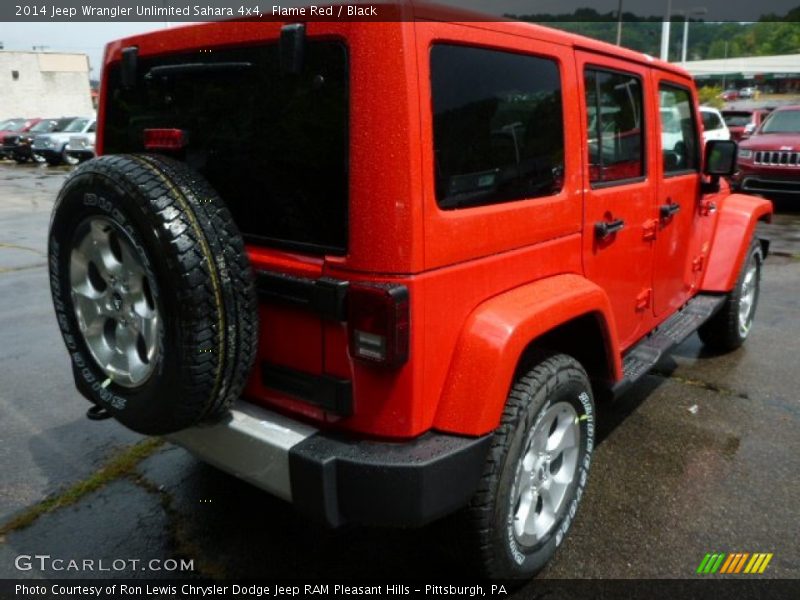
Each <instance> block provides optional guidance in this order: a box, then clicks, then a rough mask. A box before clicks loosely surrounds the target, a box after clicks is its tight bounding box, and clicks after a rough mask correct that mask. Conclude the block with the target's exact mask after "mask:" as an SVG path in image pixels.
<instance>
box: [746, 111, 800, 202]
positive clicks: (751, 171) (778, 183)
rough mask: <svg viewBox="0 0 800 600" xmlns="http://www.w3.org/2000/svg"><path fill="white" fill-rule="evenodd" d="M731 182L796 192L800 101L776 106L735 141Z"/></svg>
mask: <svg viewBox="0 0 800 600" xmlns="http://www.w3.org/2000/svg"><path fill="white" fill-rule="evenodd" d="M733 183H734V185H735V186H736V187H738V188H739V189H740V190H742V191H744V192H750V193H755V194H765V195H769V194H778V195H782V194H790V195H794V196H800V105H795V106H782V107H780V108H776V109H775V110H774V111H773V112H772V113H770V115H769V116H768V117H767V119H766V120H765V121H764V122H763V123H762V124H761V126H760V127H759V128H758V129H757V130H756V131H755V133H754V134H753V135H752V136H751V137H749V138H747V139H746V140H743V141H742V143H741V144H739V171H738V172H737V173H736V174H735V175H734V178H733Z"/></svg>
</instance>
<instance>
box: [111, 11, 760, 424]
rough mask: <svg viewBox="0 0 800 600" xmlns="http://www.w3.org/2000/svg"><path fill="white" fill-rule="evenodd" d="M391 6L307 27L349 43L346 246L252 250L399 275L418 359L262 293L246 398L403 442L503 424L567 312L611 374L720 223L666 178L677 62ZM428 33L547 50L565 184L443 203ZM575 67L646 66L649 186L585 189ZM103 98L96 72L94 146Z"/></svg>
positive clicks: (304, 267)
mask: <svg viewBox="0 0 800 600" xmlns="http://www.w3.org/2000/svg"><path fill="white" fill-rule="evenodd" d="M397 6H398V8H397V10H398V11H399V12H404V13H405V16H406V17H407V19H406V20H405V21H398V22H391V23H390V22H385V23H367V24H365V23H355V22H354V23H347V22H309V23H307V35H308V36H309V38H315V37H322V38H337V39H341V40H343V41H344V42H345V44H346V46H347V49H348V57H349V73H350V82H349V93H350V123H349V126H350V139H349V165H350V174H349V182H350V183H349V185H350V195H349V231H348V251H347V255H346V256H326V257H308V256H305V255H302V254H296V253H289V252H282V251H278V250H275V249H271V248H265V247H261V246H248V253H249V256H250V259H251V261H252V263H253V266H254V268H255V269H258V270H265V271H271V272H277V273H283V274H288V275H293V276H297V277H305V278H309V279H316V278H319V277H323V276H324V277H332V278H337V279H342V280H347V281H369V282H394V283H399V284H402V285H405V286H406V288H407V289H408V293H409V298H410V314H411V336H410V359H409V361H408V362H407V363H406V364H405V365H404V366H402V367H400V368H398V369H396V370H390V369H381V368H375V367H373V366H369V365H364V364H361V363H358V362H354V361H353V360H352V359H351V358H350V356H349V354H348V351H347V343H348V341H347V325H346V323H335V322H330V321H324V320H323V319H322V318H321V317H320V316H317V315H313V314H310V313H306V312H303V311H302V310H299V309H295V308H287V307H283V306H278V305H271V304H262V306H261V307H260V314H261V336H260V343H259V356H258V358H257V363H256V368H254V370H253V373H252V376H251V378H250V381H249V383H248V387H247V390H246V397H247V399H249V400H250V401H253V402H256V403H259V404H263V405H268V406H271V407H274V408H278V409H279V410H282V411H284V412H287V413H290V414H293V415H296V416H300V417H302V418H304V419H308V420H310V421H312V422H314V423H315V424H317V425H326V424H327V425H329V426H331V427H336V428H339V429H341V430H344V431H349V432H354V433H358V434H361V435H364V436H374V437H381V438H410V437H413V436H417V435H419V434H421V433H423V432H425V431H427V430H429V429H431V428H436V429H439V430H442V431H448V432H453V433H461V434H469V435H478V434H483V433H486V432H488V431H491V430H492V429H493V428H494V427H496V426H497V423H498V422H499V418H500V414H501V412H502V407H503V403H504V402H505V398H506V396H507V393H508V390H509V386H510V384H511V379H512V376H513V373H514V371H515V369H516V366H517V361H518V360H519V358H520V355H521V353H522V352H523V350H524V349H525V348H526V347H528V346H529V345H530V344H531V343H532V342H535V340H536V338H537V336H539V335H541V334H543V333H546V332H547V331H549V330H551V329H553V328H554V327H556V326H558V325H561V324H563V323H567V322H569V321H571V320H573V319H575V318H577V317H581V316H583V315H588V314H591V315H594V316H596V322H597V326H598V328H599V330H600V331H601V332H602V335H603V336H604V339H605V345H606V347H607V349H608V352H607V363H608V373H606V374H604V375H605V376H606V378H607V379H610V380H611V381H615V380H618V379H619V378H620V377H621V375H622V373H621V357H622V354H623V351H624V350H625V349H627V348H628V347H630V346H631V345H632V344H633V343H635V342H636V340H638V339H639V338H641V337H642V336H644V335H646V333H647V332H648V331H649V330H650V329H652V327H654V326H655V325H656V324H657V323H659V322H661V321H663V320H664V319H665V318H667V317H668V316H669V314H670V313H671V311H672V310H674V309H675V308H678V307H679V306H680V305H681V304H683V303H684V302H685V301H686V300H688V299H689V297H690V296H691V294H692V293H694V292H695V291H696V290H697V281H699V278H700V276H701V273H700V272H698V271H696V270H695V269H693V267H692V261H693V259H694V258H695V256H696V255H699V254H701V253H708V252H709V249H710V246H709V239H710V237H711V233H712V230H713V223H714V220H713V219H706V220H705V221H702V219H701V217H699V216H698V215H699V214H700V212H701V211H702V207H703V202H704V199H702V198H700V195H699V175H693V176H684V177H682V178H674V179H673V180H672V181H670V182H668V183H663V185H662V182H660V179H661V178H662V173H661V166H660V156H661V154H660V148H659V145H660V142H658V139H659V138H658V135H659V134H658V132H657V126H658V123H657V119H656V118H655V116H656V115H657V114H658V106H657V99H654V97H655V95H654V90H655V87H656V86H657V82H656V81H655V78H656V75H655V74H656V73H658V74H659V75H658V77H667V78H670V80H672V81H675V82H678V83H680V84H682V85H685V86H686V87H690V88H691V85H692V83H691V79H690V78H689V76H688V75H687V74H686V73H685V72H683V71H682V70H680V69H678V68H676V67H674V66H672V65H669V64H667V63H662V62H661V61H655V60H652V59H649V58H647V57H645V56H643V55H640V54H638V53H635V52H632V51H629V50H625V49H621V48H618V47H616V46H612V45H609V44H605V43H602V42H596V41H594V40H589V39H586V38H581V37H578V36H573V35H569V34H566V33H563V32H558V31H554V30H550V29H546V28H542V27H537V26H533V25H526V24H521V23H514V22H492V23H481V22H476V21H470V22H464V23H455V22H452V21H455V20H457V17H458V15H459V14H461V13H458V12H453V11H451V10H449V9H440V8H431V7H430V6H426V5H422V6H417V5H414V4H412V3H410V2H404V3H398V5H397ZM412 12H413V13H414V15H413V16H415V17H416V20H415V19H413V18H411V17H412V15H411V13H412ZM280 26H281V24H280V23H263V22H252V21H239V22H227V23H208V24H204V25H199V26H194V25H193V26H187V27H178V28H173V29H170V30H169V32H167V33H165V32H158V33H151V34H147V35H142V36H136V37H132V38H128V39H125V40H120V41H117V42H114V43H112V44H110V45H109V46H108V47H107V49H106V64H107V65H108V64H110V63H113V62H116V61H119V60H120V52H121V50H122V48H125V47H128V46H138V48H139V53H140V55H142V56H153V55H159V54H164V53H170V52H177V51H186V50H188V49H202V48H213V47H221V46H232V45H233V46H235V45H247V44H254V43H258V42H264V41H268V40H276V39H277V38H278V36H279V32H280ZM436 41H449V42H457V43H459V44H470V45H473V46H480V47H487V48H497V49H502V50H505V51H510V52H517V53H528V54H534V55H540V56H545V57H548V58H551V59H553V60H555V61H556V62H557V64H558V65H559V69H560V77H561V82H562V95H563V110H564V123H565V140H566V151H565V169H564V183H563V188H562V190H561V192H560V193H558V194H555V195H553V196H546V197H540V198H532V199H522V200H518V201H513V202H504V203H498V204H495V205H488V206H481V207H475V208H469V209H459V210H441V209H440V208H439V207H438V205H437V203H436V198H435V192H434V169H433V165H434V161H433V146H432V120H433V117H432V111H431V85H430V66H429V65H430V59H429V56H430V48H431V45H432V44H433V43H434V42H436ZM584 64H596V65H599V66H603V67H606V68H612V69H617V70H622V71H625V72H631V73H636V74H637V75H639V76H640V77H641V79H642V82H643V85H644V86H645V127H646V128H647V129H646V131H645V139H646V142H645V143H646V152H645V156H646V162H647V169H646V175H645V177H644V178H642V179H641V181H634V182H628V183H626V184H624V185H619V186H613V187H605V188H597V189H591V187H590V186H589V185H588V181H589V172H588V165H587V160H586V158H585V157H586V156H587V148H588V146H587V144H588V137H587V132H586V106H585V101H584V90H583V75H582V73H583V65H584ZM107 72H108V70H107V69H106V70H104V73H107ZM106 94H107V85H106V84H105V83H104V84H103V86H102V87H101V100H100V109H99V120H98V121H99V131H98V136H97V149H98V152H99V153H102V144H103V123H104V117H103V115H104V110H105V104H106V97H105V96H106ZM667 197H671V198H673V199H674V200H676V201H679V202H680V203H681V205H682V210H681V214H680V216H679V218H678V219H676V220H675V222H673V223H672V224H671V225H670V227H671V229H665V230H664V231H659V232H657V235H656V237H655V238H652V237H649V236H648V231H649V230H648V227H649V225H650V224H651V222H652V220H653V219H657V217H658V207H659V204H660V203H662V202H663V201H664V200H665V199H666V198H667ZM740 198H741V197H736V196H735V197H732V200H731V199H730V198H729V199H728V200H726V201H725V202H724V203H722V202H721V203H720V205H721V207H723V209H721V211H720V216H721V223H720V227H718V232H717V240H718V241H717V243H718V244H720V245H722V246H723V247H724V248H725V250H719V252H717V248H716V247H715V248H714V249H713V250H711V259H710V260H709V262H708V264H709V269H710V271H709V274H708V275H707V276H706V280H705V283H704V286H705V288H704V289H717V287H718V286H720V285H722V286H723V287H724V286H725V285H728V281H729V280H730V273H731V272H735V268H734V266H733V265H731V264H729V263H728V262H726V258H725V257H726V256H729V255H730V253H731V252H735V251H738V252H739V254H741V252H743V251H744V245H743V244H744V243H745V242H743V241H742V239H743V238H742V236H745V235H746V234H747V233H748V231H749V230H748V227H750V222H751V221H753V219H757V218H758V217H759V216H761V215H762V214H764V213H765V211H767V210H768V207H767V206H765V205H762V204H759V201H757V200H752V199H747V198H744V199H740ZM748 203H750V204H748ZM748 207H749V208H748ZM748 210H751V214H750V216H749V217H748V216H746V213H747V211H748ZM753 211H755V212H753ZM617 215H619V216H620V217H622V216H624V219H625V221H626V228H625V229H624V230H623V231H622V232H621V233H620V234H618V236H617V238H616V239H615V240H611V241H610V242H609V243H603V244H597V242H596V240H595V237H594V233H593V231H594V224H595V223H596V222H598V221H603V220H609V219H611V218H612V217H614V218H616V216H617ZM722 217H724V218H722ZM745 221H746V222H747V223H746V224H743V223H744V222H745ZM728 228H729V229H728ZM720 229H725V231H724V232H722V233H720V231H719V230H720ZM737 239H738V242H737ZM737 243H738V245H737ZM712 259H713V260H712ZM728 260H729V259H728ZM704 264H705V263H701V268H702V266H703V265H704ZM712 267H713V268H712ZM732 270H733V271H732ZM712 271H713V272H712ZM708 286H711V287H708ZM715 286H716V287H715ZM725 289H730V288H729V287H728V288H725ZM647 290H650V293H651V297H650V301H649V302H648V303H646V304H645V305H644V307H642V306H641V304H642V302H641V295H642V293H643V292H646V291H647ZM653 290H655V295H654V296H653V295H652V294H653ZM653 297H654V299H655V305H653V304H652V302H653ZM262 361H267V362H269V363H273V364H276V365H279V366H284V367H289V368H292V369H295V370H298V371H301V372H304V373H308V374H311V375H320V374H327V375H333V376H336V377H339V378H343V379H349V380H351V381H352V386H353V394H354V407H353V414H352V416H348V417H339V416H335V415H332V414H328V413H325V412H323V411H322V410H321V409H319V408H316V407H313V406H311V405H309V404H307V403H305V402H303V401H301V400H299V399H296V398H290V397H286V396H284V395H281V394H279V393H277V392H276V391H274V390H270V389H269V388H268V387H266V386H265V385H264V382H263V381H262V376H261V369H260V368H259V365H260V364H261V362H262Z"/></svg>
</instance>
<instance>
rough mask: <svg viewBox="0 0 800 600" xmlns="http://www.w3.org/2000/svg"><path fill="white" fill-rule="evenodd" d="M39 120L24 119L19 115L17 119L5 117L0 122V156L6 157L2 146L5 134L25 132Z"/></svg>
mask: <svg viewBox="0 0 800 600" xmlns="http://www.w3.org/2000/svg"><path fill="white" fill-rule="evenodd" d="M39 121H41V119H25V118H22V117H20V118H18V119H6V120H5V121H2V122H0V158H5V157H6V156H5V153H4V152H3V148H2V142H3V138H4V137H6V136H7V135H14V134H19V133H25V132H26V131H28V130H29V129H30V128H31V127H33V126H34V125H36V124H37V123H38V122H39Z"/></svg>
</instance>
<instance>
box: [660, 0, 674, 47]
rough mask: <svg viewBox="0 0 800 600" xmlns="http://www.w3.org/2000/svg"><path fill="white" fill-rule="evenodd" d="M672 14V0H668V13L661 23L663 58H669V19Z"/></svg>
mask: <svg viewBox="0 0 800 600" xmlns="http://www.w3.org/2000/svg"><path fill="white" fill-rule="evenodd" d="M671 15H672V0H667V13H666V14H665V15H664V21H663V22H662V23H661V60H669V25H670V22H669V19H670V17H671Z"/></svg>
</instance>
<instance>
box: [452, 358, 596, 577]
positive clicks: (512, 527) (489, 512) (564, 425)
mask: <svg viewBox="0 0 800 600" xmlns="http://www.w3.org/2000/svg"><path fill="white" fill-rule="evenodd" d="M594 431H595V426H594V403H593V399H592V390H591V385H590V383H589V378H588V377H587V375H586V372H585V371H584V369H583V368H582V367H581V365H580V364H579V363H578V362H577V361H576V360H575V359H573V358H572V357H570V356H566V355H564V354H552V355H546V356H544V357H543V358H541V360H540V361H539V362H538V363H537V364H536V365H535V366H533V367H532V368H531V369H530V370H528V371H527V373H525V374H524V375H522V376H520V377H519V378H518V379H517V381H516V382H515V383H514V386H513V388H512V390H511V392H510V394H509V396H508V400H507V403H506V407H505V410H504V412H503V416H502V420H501V423H500V427H499V428H498V429H497V431H496V432H495V434H494V441H493V444H492V448H491V450H490V454H489V457H488V459H487V463H486V467H485V470H484V474H483V478H482V480H481V484H480V486H479V489H478V492H477V493H476V494H475V496H474V498H473V499H472V502H471V504H470V506H469V508H468V510H467V517H468V519H469V527H470V529H471V531H472V536H473V539H472V544H471V547H472V548H473V550H474V552H475V558H476V559H477V563H478V566H479V567H480V568H481V569H482V570H483V573H484V575H486V576H488V577H491V578H497V579H519V578H528V577H531V576H533V575H534V574H536V573H537V572H538V571H539V570H540V569H541V568H542V567H544V565H545V564H546V563H547V561H548V560H550V558H552V556H553V554H554V553H555V551H556V549H557V548H558V546H560V545H561V543H562V541H563V540H564V536H565V535H566V533H567V531H568V530H569V528H570V526H571V524H572V522H573V520H574V518H575V514H576V511H577V508H578V503H579V502H580V499H581V497H582V495H583V492H584V488H585V486H586V481H587V476H588V472H589V466H590V464H591V456H592V451H593V448H594Z"/></svg>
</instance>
